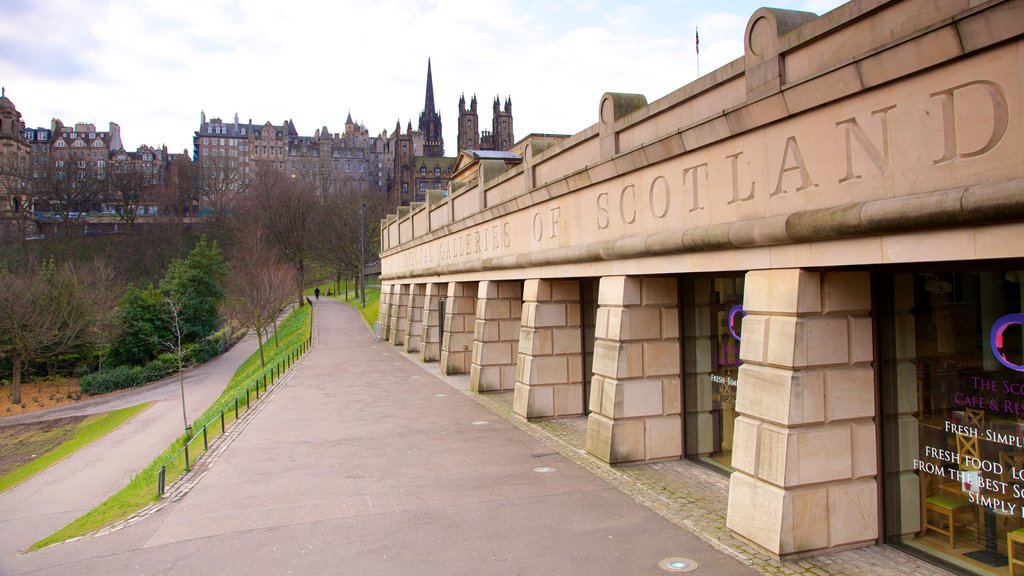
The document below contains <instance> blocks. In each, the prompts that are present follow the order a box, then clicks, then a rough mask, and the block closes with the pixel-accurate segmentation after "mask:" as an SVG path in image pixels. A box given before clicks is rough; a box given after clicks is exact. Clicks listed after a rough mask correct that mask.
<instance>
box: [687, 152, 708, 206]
mask: <svg viewBox="0 0 1024 576" xmlns="http://www.w3.org/2000/svg"><path fill="white" fill-rule="evenodd" d="M701 168H703V169H704V181H705V182H707V179H708V163H707V162H705V163H703V164H698V165H696V166H691V167H689V168H686V169H684V170H683V185H684V186H685V185H686V177H687V176H689V175H690V173H691V172H692V173H693V187H692V190H693V204H691V206H690V212H696V211H698V210H703V209H704V207H703V206H701V205H700V180H701V178H700V169H701Z"/></svg>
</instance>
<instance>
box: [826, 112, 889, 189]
mask: <svg viewBox="0 0 1024 576" xmlns="http://www.w3.org/2000/svg"><path fill="white" fill-rule="evenodd" d="M895 108H896V106H888V107H886V108H882V109H881V110H874V111H872V112H871V115H872V116H879V117H880V118H881V125H882V150H881V151H879V150H878V147H877V146H875V144H874V142H872V141H871V139H870V138H868V135H867V134H866V133H865V132H864V129H863V128H861V126H860V123H858V122H857V119H856V118H847V119H846V120H840V121H839V122H836V127H837V128H842V129H843V131H844V132H845V133H846V174H844V175H843V177H842V178H840V179H839V183H840V184H842V183H844V182H849V181H850V180H860V174H857V173H855V172H854V170H853V140H856V141H857V144H859V145H860V149H861V150H863V151H864V153H865V154H867V156H868V159H870V160H871V162H872V163H873V164H874V165H875V169H876V170H878V173H879V174H882V175H883V176H884V175H886V174H888V173H889V162H890V159H889V158H890V157H889V122H888V120H889V112H890V111H892V110H894V109H895Z"/></svg>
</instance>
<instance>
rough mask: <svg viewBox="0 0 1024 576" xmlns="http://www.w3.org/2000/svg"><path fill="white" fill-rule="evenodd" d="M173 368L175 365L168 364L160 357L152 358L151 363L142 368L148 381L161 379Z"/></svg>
mask: <svg viewBox="0 0 1024 576" xmlns="http://www.w3.org/2000/svg"><path fill="white" fill-rule="evenodd" d="M173 370H174V367H173V366H168V365H167V364H164V363H163V362H161V361H160V360H159V359H157V360H150V362H149V364H146V367H145V368H143V369H142V371H143V373H144V374H145V375H146V382H152V381H153V380H159V379H161V378H163V377H164V376H166V375H167V374H168V373H169V372H171V371H173Z"/></svg>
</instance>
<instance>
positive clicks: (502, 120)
mask: <svg viewBox="0 0 1024 576" xmlns="http://www.w3.org/2000/svg"><path fill="white" fill-rule="evenodd" d="M500 104H501V100H500V99H499V98H498V97H497V96H495V97H494V118H493V119H492V120H491V138H493V141H494V149H495V150H508V149H509V148H511V147H512V144H515V141H516V138H515V135H514V133H513V131H512V97H511V96H509V97H506V98H505V109H504V111H502V109H501V107H500Z"/></svg>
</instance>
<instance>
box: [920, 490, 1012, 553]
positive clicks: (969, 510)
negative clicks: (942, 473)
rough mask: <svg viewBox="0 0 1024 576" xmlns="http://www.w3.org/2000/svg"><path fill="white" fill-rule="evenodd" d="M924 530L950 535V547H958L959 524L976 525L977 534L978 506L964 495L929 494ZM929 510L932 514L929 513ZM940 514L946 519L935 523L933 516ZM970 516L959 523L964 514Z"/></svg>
mask: <svg viewBox="0 0 1024 576" xmlns="http://www.w3.org/2000/svg"><path fill="white" fill-rule="evenodd" d="M924 510H925V513H924V532H925V534H927V533H928V530H934V531H935V532H938V533H939V534H943V535H945V536H947V537H949V547H950V548H956V529H957V526H968V525H970V524H973V525H974V527H975V528H974V532H975V535H977V526H978V515H977V508H976V507H975V506H974V504H971V503H970V501H969V500H967V498H964V497H962V496H953V495H949V494H937V495H935V496H929V497H927V498H925V501H924ZM929 512H930V513H931V514H929ZM935 515H937V516H939V517H940V518H942V519H943V520H944V522H942V523H933V522H932V517H933V516H935ZM967 515H969V516H970V519H969V520H968V521H967V522H963V521H961V522H960V523H959V524H957V519H958V518H960V519H963V517H964V516H967ZM1021 541H1022V542H1024V534H1022V540H1021Z"/></svg>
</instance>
